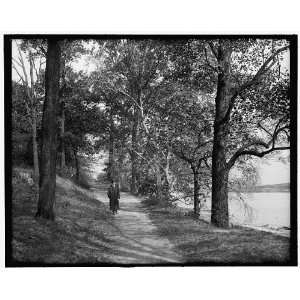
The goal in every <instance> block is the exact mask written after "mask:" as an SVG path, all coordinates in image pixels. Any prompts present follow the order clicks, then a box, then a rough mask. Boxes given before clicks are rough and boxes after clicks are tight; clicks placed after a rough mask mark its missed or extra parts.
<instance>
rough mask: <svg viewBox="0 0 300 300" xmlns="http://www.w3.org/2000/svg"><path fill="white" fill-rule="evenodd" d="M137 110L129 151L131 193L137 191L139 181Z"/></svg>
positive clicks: (138, 119)
mask: <svg viewBox="0 0 300 300" xmlns="http://www.w3.org/2000/svg"><path fill="white" fill-rule="evenodd" d="M139 122H140V118H139V111H136V112H135V119H134V123H133V127H132V138H131V144H132V151H131V187H130V191H131V193H133V194H137V193H138V182H139V170H138V167H139V162H138V155H137V153H138V150H139V149H138V139H139Z"/></svg>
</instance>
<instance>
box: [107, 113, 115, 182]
mask: <svg viewBox="0 0 300 300" xmlns="http://www.w3.org/2000/svg"><path fill="white" fill-rule="evenodd" d="M110 114H111V116H110V133H109V156H108V179H109V180H115V179H116V178H115V177H116V176H115V175H116V174H115V151H114V123H113V122H114V121H113V116H112V112H111V113H110Z"/></svg>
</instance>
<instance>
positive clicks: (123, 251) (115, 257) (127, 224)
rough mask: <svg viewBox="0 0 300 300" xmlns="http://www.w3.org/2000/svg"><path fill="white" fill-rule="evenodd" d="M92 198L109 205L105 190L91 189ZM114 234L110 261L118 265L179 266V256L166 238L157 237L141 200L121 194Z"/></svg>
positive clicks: (114, 219) (111, 238) (114, 222)
mask: <svg viewBox="0 0 300 300" xmlns="http://www.w3.org/2000/svg"><path fill="white" fill-rule="evenodd" d="M94 197H95V198H96V199H98V200H100V201H101V202H103V203H105V204H106V205H107V206H108V204H109V203H108V198H107V196H106V191H105V190H103V189H101V190H100V189H96V188H95V189H94ZM112 219H113V225H114V227H115V228H116V233H115V234H114V235H113V236H110V240H111V241H112V243H111V246H112V252H111V255H110V258H111V260H112V262H114V263H121V264H153V263H180V262H181V261H182V259H181V257H180V256H179V255H178V254H176V253H175V252H174V251H173V245H172V244H171V242H170V241H169V240H168V239H167V238H163V237H161V236H159V235H158V234H157V228H156V226H155V225H154V224H153V223H152V222H151V220H150V219H149V216H148V214H147V211H146V209H145V208H144V207H143V206H142V204H141V199H140V198H137V197H134V196H132V195H131V194H129V193H121V199H120V210H119V211H118V214H117V215H114V216H113V215H112Z"/></svg>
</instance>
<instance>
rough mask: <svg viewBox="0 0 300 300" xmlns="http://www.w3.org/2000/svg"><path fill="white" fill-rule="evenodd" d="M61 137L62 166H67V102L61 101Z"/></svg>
mask: <svg viewBox="0 0 300 300" xmlns="http://www.w3.org/2000/svg"><path fill="white" fill-rule="evenodd" d="M60 137H61V161H60V167H61V168H62V169H64V168H65V167H66V152H65V103H64V101H62V102H61V124H60Z"/></svg>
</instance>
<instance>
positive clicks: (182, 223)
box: [145, 203, 289, 264]
mask: <svg viewBox="0 0 300 300" xmlns="http://www.w3.org/2000/svg"><path fill="white" fill-rule="evenodd" d="M145 205H147V204H146V203H145ZM147 206H148V205H147ZM148 209H149V210H150V217H151V220H152V221H153V223H154V224H155V225H156V226H157V227H158V231H159V234H160V235H161V236H165V237H168V238H169V240H170V241H171V242H172V243H173V244H174V245H175V250H176V251H177V252H178V254H180V255H182V256H183V257H185V259H186V262H187V263H199V264H201V263H203V264H210V263H212V264H230V263H232V264H263V263H264V264H284V263H287V262H288V258H289V238H286V237H281V236H277V235H274V234H271V233H267V232H262V231H256V230H253V229H248V228H242V227H234V228H231V229H227V230H224V229H219V228H216V227H214V226H212V225H210V224H207V223H205V222H203V221H199V220H195V219H193V218H191V216H189V215H187V214H186V213H185V212H184V210H182V209H178V208H159V207H157V206H148Z"/></svg>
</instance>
